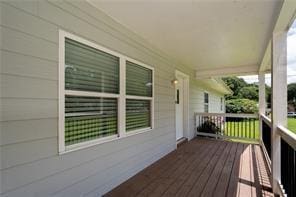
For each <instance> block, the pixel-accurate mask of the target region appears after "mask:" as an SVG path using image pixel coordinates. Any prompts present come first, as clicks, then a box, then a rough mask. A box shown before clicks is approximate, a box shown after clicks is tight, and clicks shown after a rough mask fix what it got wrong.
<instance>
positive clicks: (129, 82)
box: [126, 61, 153, 131]
mask: <svg viewBox="0 0 296 197" xmlns="http://www.w3.org/2000/svg"><path fill="white" fill-rule="evenodd" d="M152 84H153V81H152V70H151V69H148V68H145V67H143V66H140V65H137V64H135V63H132V62H129V61H127V62H126V94H127V100H126V131H133V130H136V129H141V128H147V127H151V109H150V108H151V102H152V88H153V87H152ZM131 95H132V96H133V97H132V99H131V97H129V96H131ZM143 98H145V99H143Z"/></svg>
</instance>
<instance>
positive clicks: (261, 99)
mask: <svg viewBox="0 0 296 197" xmlns="http://www.w3.org/2000/svg"><path fill="white" fill-rule="evenodd" d="M265 107H266V99H265V73H264V72H260V73H259V131H260V140H262V121H261V114H264V115H265Z"/></svg>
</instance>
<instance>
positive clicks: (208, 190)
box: [201, 143, 236, 196]
mask: <svg viewBox="0 0 296 197" xmlns="http://www.w3.org/2000/svg"><path fill="white" fill-rule="evenodd" d="M233 147H234V148H236V144H235V143H230V148H229V150H228V151H225V152H224V153H223V154H222V155H221V157H220V159H219V161H218V162H217V164H216V166H215V168H214V170H213V172H212V173H211V175H210V177H209V179H208V182H207V184H206V185H205V187H204V188H203V192H202V193H201V196H212V195H213V192H214V190H215V188H216V186H217V184H218V181H219V179H220V176H221V173H222V171H223V167H224V166H225V162H226V160H227V158H228V156H229V154H230V153H231V150H233Z"/></svg>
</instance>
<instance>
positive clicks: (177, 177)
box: [150, 142, 217, 197]
mask: <svg viewBox="0 0 296 197" xmlns="http://www.w3.org/2000/svg"><path fill="white" fill-rule="evenodd" d="M215 144H217V143H214V142H212V145H213V146H214V145H215ZM210 149H211V146H208V145H207V147H205V148H204V149H203V150H196V151H194V152H196V154H194V155H193V157H191V158H190V160H188V161H184V163H182V165H180V166H179V167H178V169H177V170H176V171H174V172H173V173H172V174H170V175H169V177H168V179H164V182H161V183H160V185H158V186H157V188H156V189H155V190H154V191H153V192H152V193H151V194H150V196H153V197H157V196H162V195H163V194H164V192H165V191H166V190H167V189H168V188H169V187H170V186H171V185H174V183H175V182H179V183H180V182H181V181H184V180H185V179H186V177H187V176H189V175H190V173H191V172H192V168H194V166H196V164H197V163H198V162H200V161H201V160H202V159H203V158H204V156H205V155H206V153H207V152H208V151H210ZM174 186H175V187H176V185H174Z"/></svg>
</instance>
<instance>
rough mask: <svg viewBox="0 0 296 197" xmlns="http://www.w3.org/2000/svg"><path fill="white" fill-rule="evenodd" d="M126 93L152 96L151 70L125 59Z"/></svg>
mask: <svg viewBox="0 0 296 197" xmlns="http://www.w3.org/2000/svg"><path fill="white" fill-rule="evenodd" d="M126 94H127V95H135V96H145V97H152V70H151V69H148V68H145V67H143V66H140V65H137V64H134V63H132V62H129V61H127V62H126Z"/></svg>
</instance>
